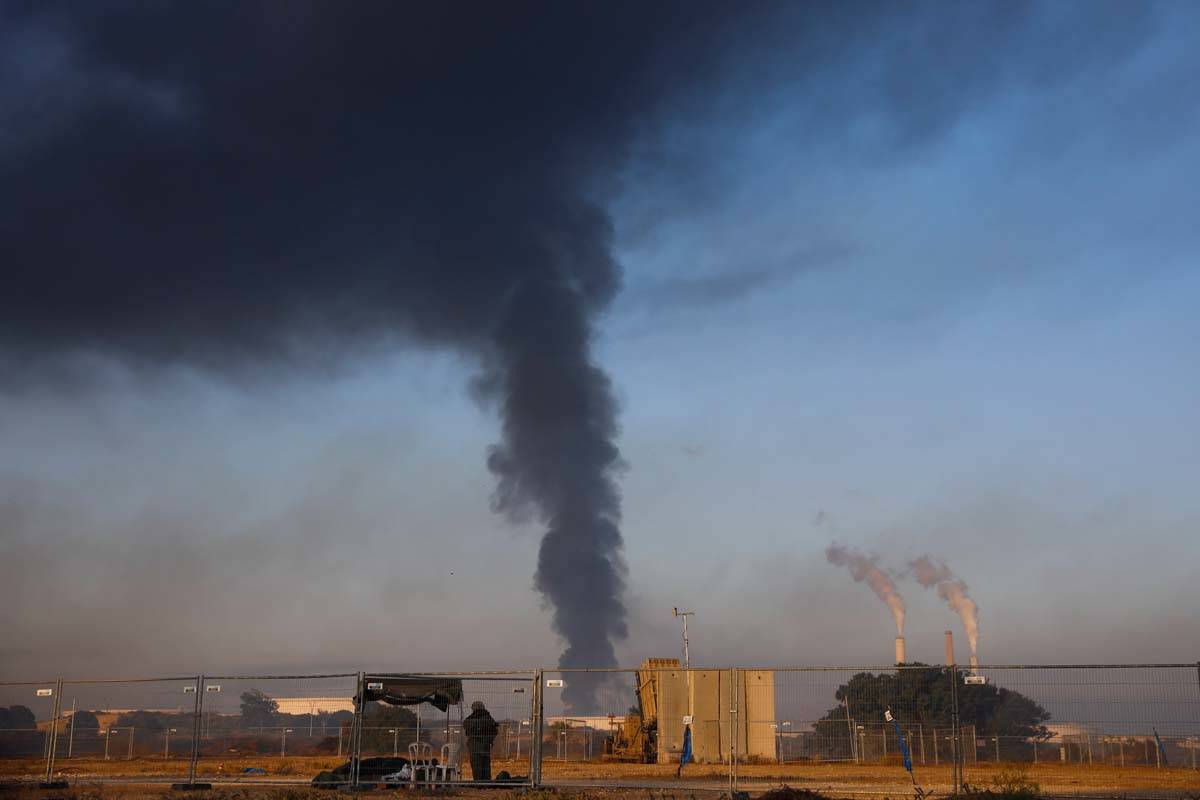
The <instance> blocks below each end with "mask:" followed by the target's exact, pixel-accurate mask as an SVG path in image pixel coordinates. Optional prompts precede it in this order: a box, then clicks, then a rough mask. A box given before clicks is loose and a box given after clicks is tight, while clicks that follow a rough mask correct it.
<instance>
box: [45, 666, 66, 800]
mask: <svg viewBox="0 0 1200 800" xmlns="http://www.w3.org/2000/svg"><path fill="white" fill-rule="evenodd" d="M62 687H63V679H62V678H59V679H58V681H57V682H56V683H55V684H54V703H53V707H54V710H53V711H52V712H51V717H50V731H49V733H48V734H47V736H46V739H47V741H46V783H47V784H49V783H50V782H51V781H52V780H54V754H55V751H57V750H58V717H59V715H60V714H61V713H62Z"/></svg>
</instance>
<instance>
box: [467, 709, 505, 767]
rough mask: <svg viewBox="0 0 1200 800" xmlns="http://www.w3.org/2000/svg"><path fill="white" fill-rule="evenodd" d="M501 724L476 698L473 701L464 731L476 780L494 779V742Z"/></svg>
mask: <svg viewBox="0 0 1200 800" xmlns="http://www.w3.org/2000/svg"><path fill="white" fill-rule="evenodd" d="M499 731H500V726H499V725H497V724H496V720H494V719H492V715H491V714H489V713H488V710H487V709H486V708H484V706H483V703H481V702H479V701H478V700H476V701H475V702H474V703H471V715H470V716H468V717H467V718H466V719H464V720H463V733H464V734H465V735H466V739H467V753H468V754H469V755H470V756H471V778H472V780H476V781H490V780H491V779H492V742H494V741H496V734H497V733H499Z"/></svg>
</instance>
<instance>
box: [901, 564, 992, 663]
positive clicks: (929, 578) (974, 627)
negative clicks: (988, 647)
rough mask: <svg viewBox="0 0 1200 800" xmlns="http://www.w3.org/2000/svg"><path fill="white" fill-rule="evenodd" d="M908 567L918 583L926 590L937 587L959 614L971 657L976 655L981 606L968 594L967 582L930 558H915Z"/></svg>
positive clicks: (948, 603)
mask: <svg viewBox="0 0 1200 800" xmlns="http://www.w3.org/2000/svg"><path fill="white" fill-rule="evenodd" d="M908 566H909V569H911V570H912V572H913V576H914V577H915V578H916V579H917V583H919V584H921V585H922V586H924V587H925V588H926V589H928V588H930V587H931V586H936V587H937V593H938V597H940V598H942V599H943V600H945V601H946V604H947V605H948V606H950V608H951V609H952V610H953V611H954V613H956V614H958V616H959V619H961V620H962V622H963V628H964V629H966V632H967V645H968V646H969V647H970V648H971V655H972V656H973V655H975V648H976V646H977V645H978V644H979V606H977V605H975V601H974V600H972V599H971V598H970V596H969V595H968V594H967V584H966V582H965V581H963V580H962V579H961V578H958V577H956V576H955V574H954V573H953V572H951V571H950V568H949V567H947V566H946V564H945V562H942V563H941V564H935V563H934V562H933V559H931V558H930V557H929V556H921V557H920V558H915V559H913V560H912V561H910V562H908Z"/></svg>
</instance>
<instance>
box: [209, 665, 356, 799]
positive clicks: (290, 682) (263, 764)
mask: <svg viewBox="0 0 1200 800" xmlns="http://www.w3.org/2000/svg"><path fill="white" fill-rule="evenodd" d="M357 686H358V676H357V675H350V674H336V675H310V676H270V677H246V676H205V677H204V678H203V680H202V681H201V686H200V689H201V691H200V698H199V703H198V706H199V719H198V720H197V724H196V732H197V742H196V771H195V775H196V779H197V780H203V781H214V780H237V781H243V782H255V781H258V782H272V783H308V782H310V781H312V779H313V778H314V777H315V776H316V775H318V774H320V773H321V772H323V771H330V770H334V769H337V768H338V767H344V765H345V764H346V762H347V761H348V760H349V758H350V752H351V743H352V742H351V733H352V728H353V725H352V723H353V720H354V697H355V693H356V691H357ZM194 711H195V709H191V710H190V712H191V713H194Z"/></svg>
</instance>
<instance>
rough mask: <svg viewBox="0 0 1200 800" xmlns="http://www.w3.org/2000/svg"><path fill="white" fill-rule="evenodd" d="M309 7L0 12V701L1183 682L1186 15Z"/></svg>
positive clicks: (1194, 643) (1193, 25)
mask: <svg viewBox="0 0 1200 800" xmlns="http://www.w3.org/2000/svg"><path fill="white" fill-rule="evenodd" d="M288 7H291V8H294V9H299V10H298V11H294V12H292V13H285V12H282V11H279V10H278V9H279V8H280V7H277V6H270V7H268V6H261V7H260V6H250V8H251V9H255V10H253V11H251V12H249V13H247V14H245V15H244V17H243V18H241V19H239V20H238V21H237V22H236V23H235V22H231V20H230V19H228V18H226V16H225V15H224V14H223V13H222V12H221V9H220V7H219V5H218V6H207V5H206V6H202V7H187V10H186V11H184V10H181V9H182V8H183V7H179V8H175V9H173V12H174V13H168V12H167V11H165V10H161V9H160V10H158V11H156V10H155V9H154V8H153V7H146V6H127V5H125V4H121V3H114V4H111V5H104V6H89V7H75V6H54V5H52V4H31V5H20V4H5V5H3V6H2V7H0V178H2V180H0V211H3V214H0V264H3V267H0V269H3V272H4V277H5V279H6V291H5V292H4V293H3V294H2V297H3V299H2V300H0V310H2V311H3V313H2V314H0V599H2V600H3V602H2V603H0V630H2V631H4V634H3V636H2V637H0V675H3V676H4V677H43V674H48V675H53V674H66V675H74V676H82V675H114V674H120V673H130V672H136V673H143V672H164V671H165V672H182V673H195V672H197V671H201V670H203V671H214V670H242V669H246V670H263V671H267V670H275V669H289V670H291V669H296V670H309V669H313V670H316V669H331V668H333V669H338V668H348V669H357V668H361V667H365V668H379V669H395V670H400V669H414V670H418V669H455V668H476V667H479V668H483V667H514V666H523V665H535V664H536V665H550V664H554V663H558V662H559V661H560V660H561V661H562V662H563V663H585V662H591V663H624V664H636V663H637V662H639V661H640V660H641V659H642V658H644V657H646V656H652V655H653V656H673V655H678V651H679V629H678V621H677V620H674V619H672V618H671V616H670V608H671V606H674V605H679V606H687V607H690V608H695V609H696V610H697V612H698V613H697V616H696V617H695V618H694V619H693V620H692V625H691V633H692V657H693V662H694V663H698V664H729V663H751V662H757V663H759V664H764V665H773V664H776V665H777V664H814V663H830V662H841V663H857V664H863V665H866V664H871V663H876V664H889V663H890V662H891V661H892V638H893V637H894V635H895V630H894V628H895V625H894V620H893V618H892V615H891V614H889V613H888V612H887V610H886V609H885V608H884V607H883V606H881V605H880V602H879V600H878V599H877V598H876V597H875V596H874V595H873V594H872V593H871V592H868V591H866V589H865V588H864V587H863V586H861V585H857V584H855V583H854V582H853V581H852V580H851V576H849V575H847V573H846V572H845V571H843V570H837V569H833V568H831V567H830V565H829V564H828V563H826V560H825V557H824V550H825V548H826V546H827V545H828V543H829V539H830V538H831V536H832V535H836V537H837V539H838V541H839V542H840V543H842V544H843V545H845V546H846V547H848V548H852V549H854V550H856V551H859V552H862V553H873V554H878V556H879V564H881V565H886V564H898V565H899V564H905V563H907V562H909V561H911V560H913V559H915V558H918V557H920V556H921V554H923V553H936V554H938V557H939V558H944V559H946V561H947V562H949V563H952V564H953V565H954V567H955V571H956V573H958V574H960V575H965V576H968V577H969V578H970V585H971V597H972V598H973V599H974V600H975V601H977V602H978V603H979V605H980V606H982V607H984V608H985V609H986V613H987V638H986V645H985V646H984V648H983V650H982V653H981V655H982V660H983V661H984V662H985V663H986V662H989V661H990V662H1020V661H1038V662H1043V663H1044V662H1054V661H1103V662H1113V661H1159V660H1168V661H1186V662H1192V661H1195V659H1196V657H1197V653H1200V632H1198V631H1197V627H1196V626H1195V625H1194V622H1193V617H1194V615H1195V602H1194V601H1193V600H1191V597H1192V595H1193V594H1194V587H1195V585H1196V583H1197V582H1198V581H1200V555H1198V554H1197V548H1196V544H1195V532H1196V530H1197V529H1198V527H1200V498H1198V496H1197V494H1196V492H1195V491H1194V486H1193V484H1194V476H1195V475H1196V474H1198V473H1200V439H1198V438H1197V436H1198V435H1197V431H1200V413H1198V411H1197V409H1200V375H1198V373H1197V371H1196V368H1195V365H1196V357H1195V356H1196V353H1195V348H1196V346H1195V343H1196V342H1197V341H1200V322H1198V319H1200V317H1198V316H1197V315H1196V314H1195V298H1196V297H1197V296H1200V270H1198V269H1197V255H1196V254H1197V253H1198V252H1200V234H1198V233H1197V227H1196V225H1195V219H1194V217H1195V212H1194V209H1195V208H1197V207H1200V189H1198V186H1197V184H1196V182H1195V181H1194V180H1192V179H1191V176H1192V175H1195V174H1197V172H1198V171H1200V136H1197V135H1196V132H1197V128H1198V127H1200V125H1198V122H1200V118H1198V115H1200V104H1197V103H1195V102H1194V100H1193V98H1192V95H1193V94H1194V90H1193V88H1192V87H1194V86H1195V85H1196V79H1197V76H1198V75H1200V56H1198V55H1197V51H1196V48H1195V41H1197V38H1198V37H1200V14H1197V12H1196V11H1195V9H1194V8H1193V7H1191V6H1190V5H1186V4H1180V3H1146V4H1137V5H1136V6H1133V5H1130V4H1127V3H1114V4H1104V3H1094V4H1086V5H1084V4H1057V3H979V4H970V5H957V6H953V7H948V6H946V5H945V4H921V3H917V4H914V5H911V6H905V7H904V8H903V9H901V8H899V7H896V8H894V9H893V8H892V7H881V6H878V5H868V4H863V5H856V4H852V3H851V4H845V3H839V4H821V3H805V4H782V5H779V6H776V5H772V4H751V6H749V7H747V8H746V9H745V11H744V14H742V13H739V15H738V16H736V17H735V16H734V15H733V13H732V12H730V11H729V10H728V9H727V8H723V7H720V6H713V7H705V6H694V5H692V4H687V5H686V6H682V8H683V11H681V10H680V8H681V7H680V6H672V5H670V4H663V5H661V6H657V7H653V8H650V9H649V10H646V9H642V8H640V7H635V6H633V5H630V6H620V5H618V6H615V7H614V8H613V9H612V11H611V13H605V12H601V11H592V12H587V13H584V12H583V11H579V10H577V9H572V8H567V7H560V8H558V10H556V11H554V12H553V13H544V14H542V13H538V12H537V11H536V10H530V11H529V15H528V16H522V14H518V13H515V12H514V13H513V14H512V15H511V16H506V15H505V14H503V13H499V12H496V13H495V14H494V17H493V18H487V19H485V18H484V17H482V16H480V17H478V18H473V17H472V16H471V15H469V14H467V15H464V14H459V13H456V12H446V13H445V14H442V13H440V12H432V11H431V12H429V14H428V16H426V15H425V12H420V16H419V17H413V18H408V19H400V20H398V21H397V20H391V21H390V22H392V23H395V24H388V23H389V21H388V20H382V19H380V18H376V17H374V16H372V14H373V12H371V11H369V10H363V9H370V8H371V6H370V5H369V4H363V5H362V6H355V11H353V12H345V13H344V14H338V13H334V12H335V10H336V9H338V8H339V7H338V6H336V5H328V6H321V5H315V4H314V5H306V4H295V5H294V6H290V5H289V6H285V8H288ZM606 8H607V7H606ZM272 9H274V10H272ZM693 9H694V10H693ZM260 10H261V11H260ZM381 13H382V12H381ZM386 13H388V14H401V15H403V14H405V13H406V12H405V11H404V10H403V9H400V8H396V9H393V10H391V11H388V12H386ZM413 13H416V12H413ZM522 13H524V11H522ZM399 23H403V24H399ZM397 30H403V31H406V33H405V34H404V36H403V37H401V41H402V42H403V43H405V44H406V46H405V47H399V46H397V44H398V42H397V39H396V38H395V33H394V32H395V31H397ZM346 41H355V42H356V43H357V44H356V47H355V49H354V50H355V51H354V52H348V51H346V50H344V48H343V43H344V42H346ZM215 42H219V43H220V45H219V46H216V45H214V44H213V43H215ZM264 42H266V43H268V44H269V45H272V46H262V43H264ZM231 53H235V54H238V55H237V56H236V58H233V57H231V56H230V54H231ZM397 53H403V54H407V56H410V57H411V58H412V59H414V60H413V61H412V63H411V64H406V65H405V68H404V69H395V67H396V66H397V65H396V64H395V63H394V59H395V58H396V57H398V56H397V55H396V54H397ZM231 58H232V60H231ZM214 63H216V64H217V65H218V66H219V68H215V67H214ZM226 67H228V68H226ZM364 75H367V76H370V77H369V78H366V79H362V76H364ZM247 76H255V79H254V80H253V81H250V80H247ZM622 287H623V288H622ZM464 387H469V388H467V389H464ZM618 409H619V410H620V417H619V424H618V416H617V411H618ZM497 421H499V424H500V428H499V431H497V427H496V423H497ZM496 511H499V512H500V513H498V514H497V513H495V512H496ZM819 511H820V512H824V513H825V514H826V515H827V516H828V518H829V519H833V520H836V522H837V524H836V526H832V530H831V526H830V525H829V524H828V523H826V522H823V523H822V524H820V525H816V524H809V521H810V520H813V519H815V515H817V513H818V512H819ZM935 585H937V584H936V582H935ZM901 588H903V586H902V587H901ZM905 599H906V601H907V611H906V621H905V635H906V638H907V640H908V654H909V658H910V659H912V660H922V661H927V662H928V661H937V660H939V659H940V657H941V639H940V637H941V632H942V630H944V629H945V628H946V627H947V620H948V614H947V609H946V607H945V603H946V601H944V600H943V599H941V598H939V597H938V596H937V595H936V594H935V593H934V592H916V591H910V592H908V596H907V597H906V598H905ZM413 643H420V644H419V646H417V645H414V644H413ZM579 687H580V689H581V692H582V695H581V696H580V697H577V698H575V700H574V701H575V702H576V704H577V706H578V707H579V708H582V707H583V706H585V705H586V704H587V702H588V699H589V698H588V696H587V695H588V691H589V690H588V685H587V684H586V683H581V684H579Z"/></svg>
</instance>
